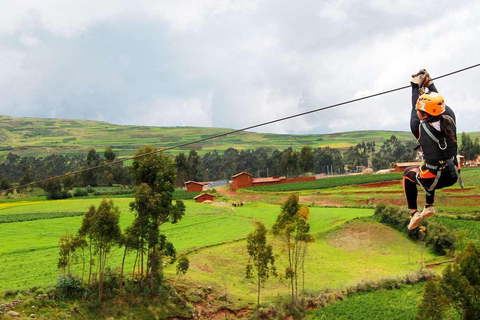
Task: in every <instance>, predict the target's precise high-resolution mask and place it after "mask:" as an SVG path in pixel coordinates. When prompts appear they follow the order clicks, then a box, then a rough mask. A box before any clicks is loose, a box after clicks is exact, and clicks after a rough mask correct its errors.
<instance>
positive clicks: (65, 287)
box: [56, 274, 83, 300]
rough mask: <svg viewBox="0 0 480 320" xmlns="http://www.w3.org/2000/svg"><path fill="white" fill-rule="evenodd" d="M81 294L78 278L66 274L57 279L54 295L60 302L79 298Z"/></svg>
mask: <svg viewBox="0 0 480 320" xmlns="http://www.w3.org/2000/svg"><path fill="white" fill-rule="evenodd" d="M82 292H83V289H82V285H81V279H80V278H79V277H77V276H74V275H72V274H67V275H61V276H59V277H58V278H57V286H56V293H57V296H58V298H59V299H60V300H69V299H75V298H79V297H80V296H81V295H82Z"/></svg>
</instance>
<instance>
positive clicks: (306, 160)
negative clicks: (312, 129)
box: [299, 146, 315, 173]
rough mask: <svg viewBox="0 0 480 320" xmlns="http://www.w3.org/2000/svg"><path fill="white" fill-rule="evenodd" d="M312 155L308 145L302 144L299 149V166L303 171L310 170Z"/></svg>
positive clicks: (312, 163) (311, 167)
mask: <svg viewBox="0 0 480 320" xmlns="http://www.w3.org/2000/svg"><path fill="white" fill-rule="evenodd" d="M314 159H315V157H314V155H313V151H312V148H311V147H310V146H303V147H302V150H301V151H300V159H299V162H300V163H299V166H300V168H301V169H302V172H303V173H306V172H311V171H312V170H313V165H314Z"/></svg>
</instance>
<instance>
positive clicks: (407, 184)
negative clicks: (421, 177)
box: [403, 166, 418, 215]
mask: <svg viewBox="0 0 480 320" xmlns="http://www.w3.org/2000/svg"><path fill="white" fill-rule="evenodd" d="M417 172H418V166H411V167H408V168H406V169H405V171H404V172H403V192H404V193H405V197H406V198H407V204H408V209H410V214H412V215H413V214H414V213H415V212H417V196H418V190H417V178H416V175H417Z"/></svg>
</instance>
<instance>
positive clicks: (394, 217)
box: [374, 203, 455, 254]
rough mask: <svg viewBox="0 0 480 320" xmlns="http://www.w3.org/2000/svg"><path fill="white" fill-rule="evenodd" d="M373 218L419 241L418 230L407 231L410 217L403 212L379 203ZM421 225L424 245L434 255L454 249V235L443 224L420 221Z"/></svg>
mask: <svg viewBox="0 0 480 320" xmlns="http://www.w3.org/2000/svg"><path fill="white" fill-rule="evenodd" d="M374 217H375V218H377V219H378V220H379V221H380V222H381V223H385V224H387V225H389V226H390V227H392V228H394V229H397V230H399V231H402V232H405V233H406V235H407V236H408V237H409V238H411V239H414V240H418V239H421V236H422V234H421V232H420V228H415V229H413V230H410V231H409V230H408V229H407V225H408V222H409V220H410V215H409V213H408V212H407V211H405V210H401V209H399V208H398V207H395V206H390V205H385V204H384V203H381V204H378V205H377V207H376V208H375V213H374ZM421 225H423V226H425V227H426V237H425V243H426V244H427V245H428V246H429V247H430V248H432V249H433V251H434V252H435V253H437V254H446V253H447V252H448V251H449V250H453V248H454V247H455V246H454V245H455V235H454V234H453V232H452V231H450V230H449V229H448V228H447V227H446V226H445V225H444V224H442V223H440V222H436V221H431V220H426V221H422V223H421Z"/></svg>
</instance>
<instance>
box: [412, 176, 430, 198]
mask: <svg viewBox="0 0 480 320" xmlns="http://www.w3.org/2000/svg"><path fill="white" fill-rule="evenodd" d="M415 179H417V183H418V185H419V186H420V188H422V190H423V192H425V193H426V194H427V196H430V195H431V194H430V192H428V191H429V190H427V188H425V186H424V185H423V183H422V181H420V172H417V174H415Z"/></svg>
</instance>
